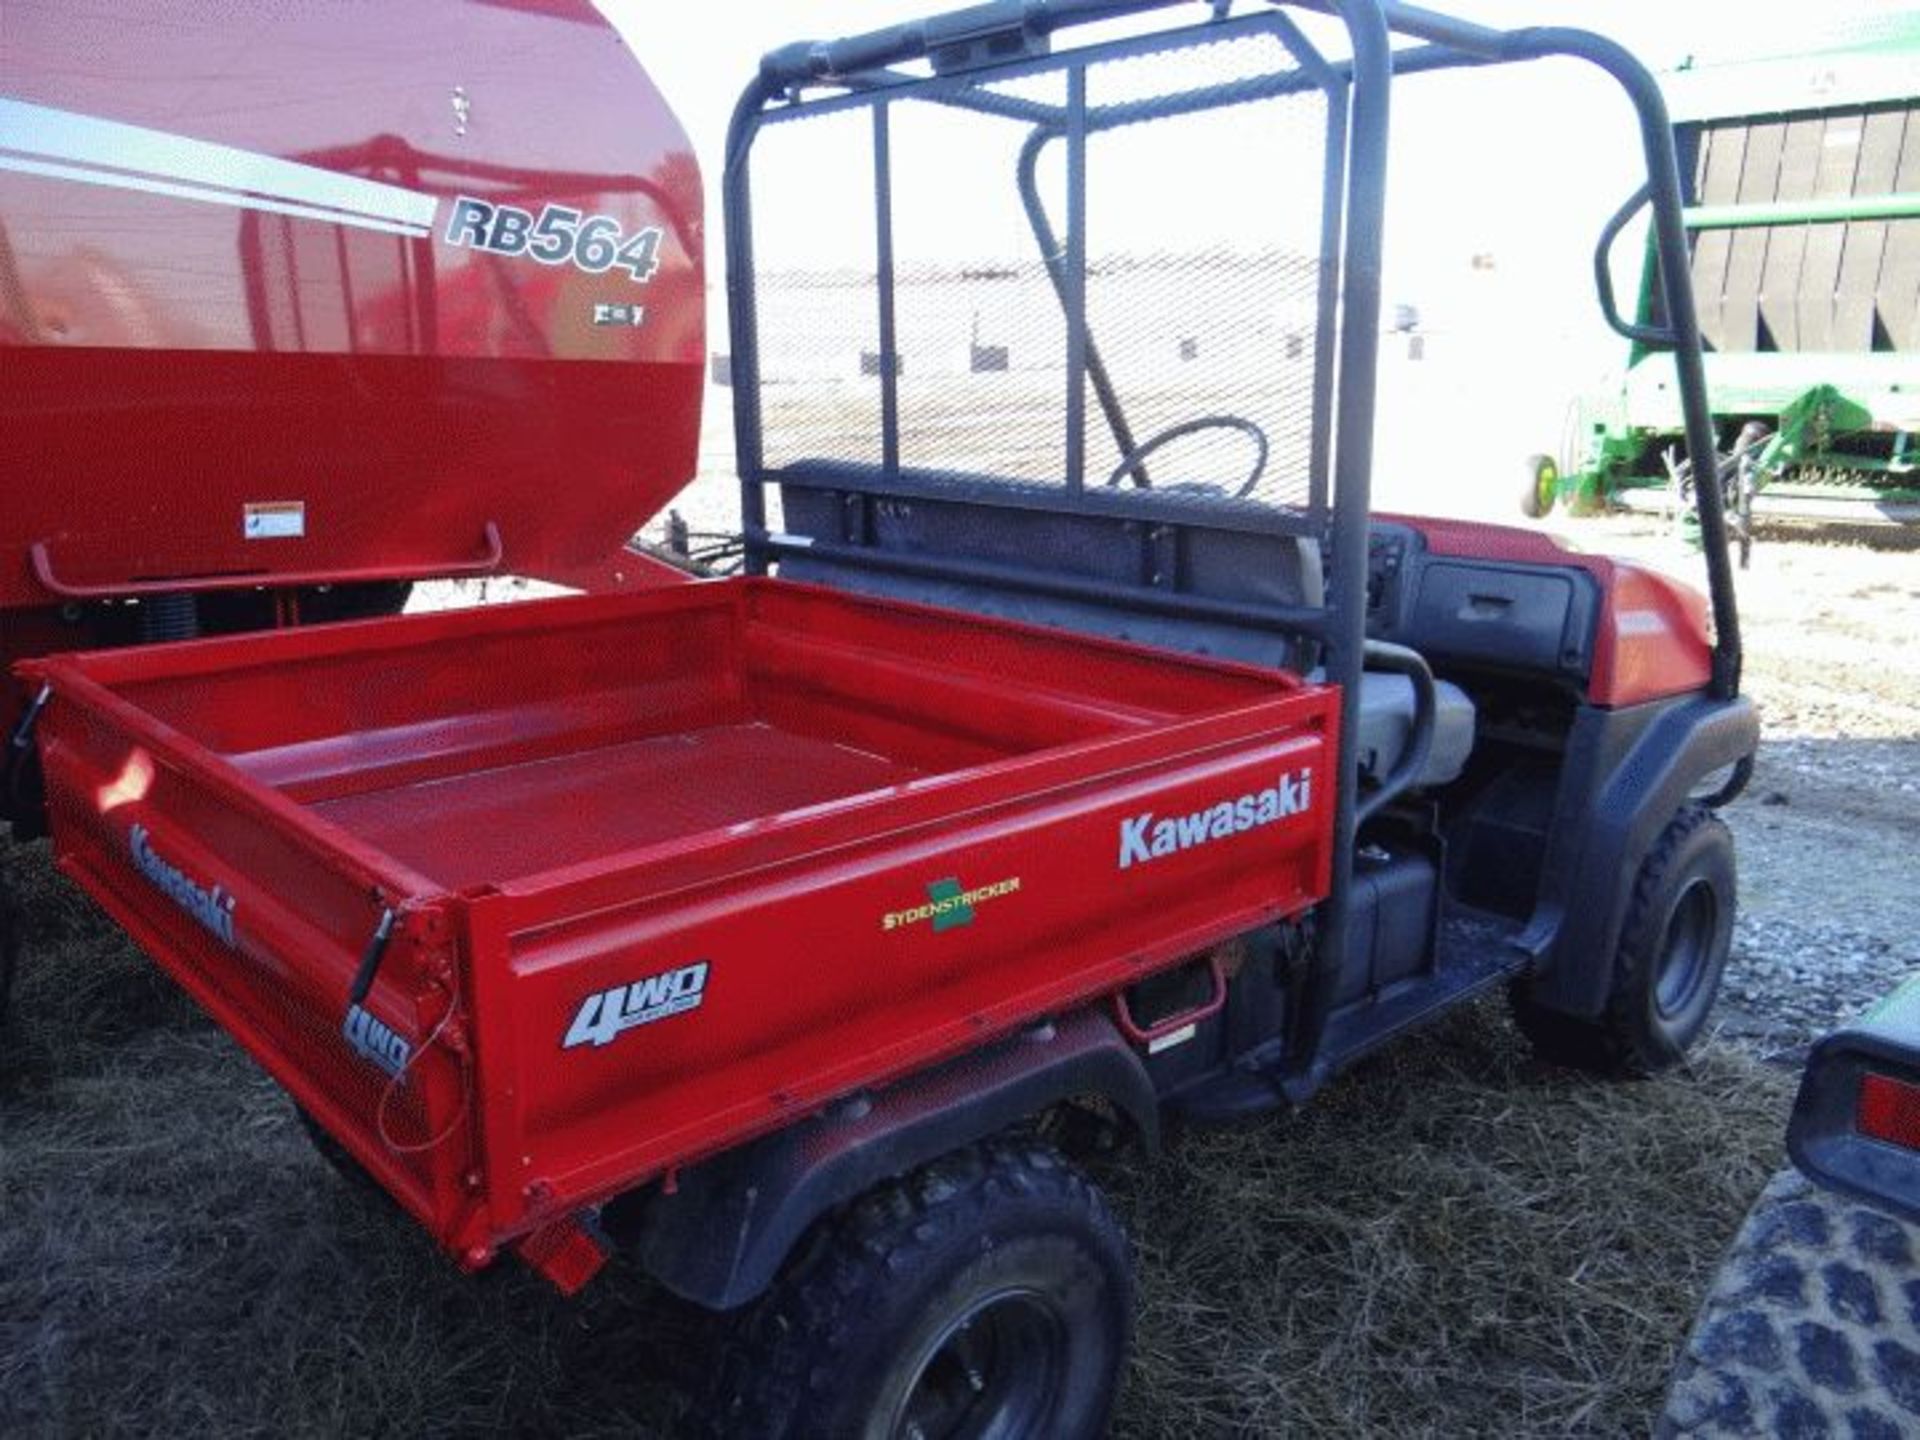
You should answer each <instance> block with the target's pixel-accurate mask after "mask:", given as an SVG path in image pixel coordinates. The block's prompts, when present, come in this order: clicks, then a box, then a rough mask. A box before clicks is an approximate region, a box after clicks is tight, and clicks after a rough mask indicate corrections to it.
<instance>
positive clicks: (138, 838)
mask: <svg viewBox="0 0 1920 1440" xmlns="http://www.w3.org/2000/svg"><path fill="white" fill-rule="evenodd" d="M57 667H58V662H56V667H55V668H54V670H53V672H52V679H53V682H54V684H55V699H54V701H53V703H52V705H50V706H49V708H48V709H47V711H46V712H45V713H44V714H43V715H42V717H41V720H40V728H39V740H40V750H41V754H42V757H43V761H44V764H45V767H46V774H47V788H48V795H49V809H50V812H51V817H52V820H53V824H54V834H55V854H56V857H57V859H58V862H59V864H60V867H61V868H62V869H63V870H64V871H66V872H67V873H68V874H69V875H71V876H73V877H74V878H75V879H76V880H77V881H78V882H79V883H80V884H81V885H82V886H83V887H84V888H85V889H86V890H87V891H88V893H89V894H91V895H92V896H93V897H94V898H95V899H97V900H98V901H99V902H100V903H101V904H102V905H103V906H104V907H105V908H106V909H107V910H108V911H109V913H111V914H112V915H113V917H114V918H115V919H116V920H117V921H119V922H120V924H121V925H122V926H124V927H125V928H126V930H127V931H128V933H129V934H131V935H132V936H133V938H134V939H135V941H137V942H138V943H139V945H140V947H141V948H142V949H143V950H145V951H146V952H147V953H148V954H149V955H151V956H152V957H154V959H155V960H156V961H157V962H158V963H159V964H160V965H161V967H162V968H163V969H165V970H166V971H167V972H168V973H169V974H170V975H171V976H172V977H173V978H174V979H175V980H176V981H178V982H179V983H180V984H181V986H182V987H183V988H185V989H186V990H187V991H188V992H189V993H190V994H191V995H193V996H194V998H195V999H196V1000H197V1001H198V1002H199V1003H200V1004H201V1005H202V1006H203V1007H204V1008H205V1009H206V1010H207V1011H208V1013H209V1014H210V1015H212V1016H213V1017H214V1018H215V1019H216V1020H217V1021H219V1023H220V1024H221V1025H222V1026H223V1027H224V1028H225V1029H226V1030H227V1031H228V1032H229V1033H230V1034H232V1035H233V1036H234V1037H235V1038H236V1039H238V1040H239V1041H240V1043H241V1044H242V1045H244V1046H245V1047H246V1049H247V1050H248V1051H249V1052H250V1053H251V1054H252V1055H253V1057H254V1058H255V1059H256V1060H257V1061H258V1062H259V1063H260V1064H261V1065H262V1066H263V1067H264V1068H265V1069H266V1070H267V1071H268V1072H269V1073H270V1074H272V1075H273V1076H274V1078H275V1079H276V1080H278V1081H279V1082H280V1083H281V1084H282V1085H284V1086H286V1087H287V1089H288V1090H289V1091H291V1092H292V1094H293V1097H294V1099H295V1100H296V1102H298V1103H299V1104H300V1105H302V1106H303V1107H304V1108H306V1109H307V1110H308V1111H309V1113H311V1114H313V1115H314V1116H315V1117H316V1118H318V1119H319V1120H321V1121H322V1123H324V1124H325V1125H326V1126H327V1128H328V1129H329V1130H330V1131H332V1132H333V1133H334V1134H335V1135H336V1136H337V1137H339V1138H340V1139H341V1140H342V1143H344V1144H346V1145H347V1147H348V1149H349V1151H350V1152H351V1153H353V1154H354V1155H355V1157H356V1158H357V1159H359V1160H360V1161H361V1163H362V1164H364V1165H365V1166H366V1167H367V1168H368V1170H369V1171H371V1172H372V1173H374V1174H375V1175H376V1176H378V1177H379V1178H380V1179H381V1180H382V1181H383V1183H385V1184H386V1185H387V1187H388V1188H389V1189H390V1190H391V1191H392V1192H393V1193H394V1194H395V1196H396V1198H398V1199H399V1200H400V1201H401V1203H402V1204H403V1205H405V1206H406V1208H407V1209H408V1210H410V1211H411V1212H413V1213H414V1214H415V1215H416V1216H417V1217H418V1218H419V1219H420V1220H421V1221H422V1223H424V1224H426V1225H427V1226H428V1228H429V1229H430V1230H432V1231H433V1232H434V1233H435V1234H436V1235H437V1236H439V1237H441V1238H442V1239H443V1241H451V1239H452V1237H453V1235H454V1234H455V1232H456V1231H457V1229H458V1227H459V1212H460V1211H461V1209H462V1208H463V1205H464V1202H463V1201H462V1200H461V1198H460V1195H459V1192H458V1188H457V1176H458V1172H459V1170H460V1169H461V1167H462V1166H463V1165H464V1164H465V1163H467V1162H466V1161H465V1160H464V1159H463V1158H462V1156H463V1154H464V1153H465V1152H464V1149H463V1147H462V1146H461V1145H449V1146H446V1147H441V1148H439V1149H437V1150H434V1151H430V1152H427V1153H423V1154H418V1155H410V1154H404V1153H401V1151H400V1150H398V1149H396V1148H394V1147H393V1146H390V1145H388V1144H387V1143H386V1142H385V1141H383V1140H382V1139H381V1138H380V1134H379V1131H380V1128H381V1123H382V1122H381V1120H380V1118H378V1117H379V1116H380V1114H381V1111H382V1105H383V1096H385V1097H386V1098H385V1102H384V1126H385V1130H386V1133H387V1135H388V1136H389V1137H391V1139H392V1140H393V1141H394V1142H395V1144H396V1145H398V1146H406V1145H409V1144H413V1143H418V1142H419V1141H421V1140H422V1139H424V1138H426V1137H428V1136H429V1135H431V1134H434V1133H438V1132H439V1131H441V1130H443V1129H446V1128H447V1127H448V1126H449V1125H455V1124H457V1117H458V1114H459V1112H460V1110H461V1108H462V1107H463V1106H464V1104H465V1102H466V1097H467V1092H468V1085H467V1083H466V1080H465V1079H464V1077H463V1076H462V1075H461V1073H460V1066H459V1065H458V1064H457V1063H456V1062H455V1061H454V1060H453V1059H452V1058H451V1057H450V1054H449V1052H447V1051H446V1050H445V1049H444V1048H443V1049H440V1050H438V1051H437V1052H436V1053H430V1054H422V1053H421V1052H422V1047H423V1041H424V1039H425V1038H426V1036H427V1034H428V1033H429V1031H430V1029H431V1027H432V1025H433V1023H434V1022H435V1021H436V1020H437V1019H438V1018H439V1017H440V1016H441V1015H443V1014H444V1013H445V1003H444V1001H445V993H446V992H445V991H444V990H440V989H438V988H437V986H436V985H435V984H434V983H433V982H432V981H431V980H430V979H429V978H428V977H429V976H430V975H431V974H432V973H433V972H435V971H436V970H438V969H439V968H440V967H441V963H442V960H443V959H444V960H446V961H447V962H449V963H450V960H451V955H450V950H449V949H448V947H447V944H446V941H447V936H446V932H445V929H444V919H443V917H442V916H441V914H440V913H439V911H438V910H437V908H435V907H433V906H431V905H430V904H422V905H419V906H417V907H416V908H414V909H412V910H411V911H410V913H408V915H407V916H406V919H405V921H404V922H403V924H402V926H401V928H400V929H399V931H398V932H397V933H396V935H395V937H394V939H393V941H392V943H391V944H390V946H389V951H388V954H387V956H386V959H385V963H384V964H383V965H382V967H381V971H380V976H379V980H378V983H377V984H376V985H375V986H374V988H373V990H372V992H371V993H370V995H369V996H368V997H367V1000H366V1002H365V1006H364V1009H365V1011H366V1012H367V1014H368V1015H370V1016H373V1017H375V1018H376V1020H377V1021H378V1025H377V1027H375V1028H374V1029H372V1030H371V1031H369V1030H367V1029H364V1028H363V1029H362V1030H361V1031H360V1032H359V1033H360V1034H361V1035H362V1037H363V1041H365V1042H367V1048H368V1049H369V1050H373V1051H375V1052H376V1053H378V1054H379V1055H380V1056H381V1058H382V1060H383V1061H385V1062H386V1063H388V1064H390V1065H391V1064H394V1063H395V1062H396V1060H397V1057H398V1056H399V1055H400V1054H401V1051H400V1050H399V1049H398V1048H397V1047H396V1045H395V1043H394V1042H396V1041H397V1042H398V1045H399V1046H404V1047H405V1049H406V1052H407V1053H410V1054H412V1055H413V1056H414V1057H415V1058H414V1060H413V1063H412V1065H411V1066H410V1068H409V1069H408V1073H407V1075H406V1078H405V1081H404V1083H402V1084H399V1085H394V1084H393V1083H392V1076H391V1075H390V1074H389V1073H388V1071H387V1070H385V1069H382V1068H380V1064H378V1063H376V1061H375V1060H374V1059H372V1058H370V1056H369V1055H368V1054H367V1053H357V1052H356V1050H355V1049H354V1047H353V1045H352V1044H351V1043H350V1041H349V1039H348V1036H347V1034H346V1032H345V1028H344V1022H345V1020H346V1018H347V1016H346V1012H347V999H346V997H347V992H348V988H349V983H350V980H351V977H352V975H353V973H354V969H355V966H356V964H357V963H358V961H359V958H360V956H361V954H362V952H363V950H364V948H365V945H366V943H367V939H368V937H369V935H370V934H371V933H372V930H373V928H374V926H375V924H376V923H377V921H378V918H379V915H380V912H381V908H382V905H383V903H384V904H392V905H394V906H396V907H399V906H402V905H404V904H405V903H406V897H407V896H408V887H409V883H410V882H409V878H408V877H406V876H404V875H403V874H396V873H392V872H390V871H388V870H386V869H384V868H383V867H382V866H381V865H380V864H379V862H378V859H377V857H370V856H356V855H353V854H350V853H346V852H344V851H340V850H334V849H330V848H329V847H327V846H325V845H322V844H318V843H316V841H315V838H314V836H313V835H312V834H311V833H310V832H309V831H308V830H307V829H306V828H305V827H304V826H296V822H293V821H291V820H290V819H289V817H288V816H286V815H282V814H278V813H275V812H274V811H273V810H272V809H271V808H269V807H265V806H263V805H261V804H260V803H258V802H257V801H256V800H254V798H253V797H251V796H250V795H248V794H247V793H246V792H245V791H244V790H243V789H241V788H240V787H239V786H238V785H237V784H236V783H235V781H236V779H237V777H231V776H227V777H222V776H221V775H219V774H217V773H210V772H209V771H208V769H207V767H206V765H205V763H204V762H203V761H200V760H197V759H195V758H193V757H191V756H188V755H182V754H180V753H177V752H176V751H175V750H174V749H173V748H172V747H171V746H170V744H169V743H168V738H167V737H166V736H165V735H164V734H161V733H158V732H157V731H156V730H155V729H154V728H153V727H151V726H150V724H142V723H141V722H140V721H139V719H138V717H131V716H128V715H127V713H126V711H125V707H124V706H122V705H120V704H119V703H118V702H116V701H115V700H114V699H113V698H112V697H111V696H108V695H106V694H105V692H103V691H100V690H99V689H98V688H97V687H94V686H90V685H89V684H87V683H86V682H85V681H83V680H81V679H80V678H79V677H78V676H76V675H74V674H72V673H71V672H62V671H61V670H59V669H58V668H57ZM376 895H378V896H382V897H384V900H382V899H376ZM375 1041H377V1042H378V1043H377V1044H375V1043H372V1042H375ZM390 1088H391V1089H392V1090H393V1094H391V1095H387V1094H386V1092H387V1091H388V1090H389V1089H390Z"/></svg>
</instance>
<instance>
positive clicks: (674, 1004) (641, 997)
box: [560, 960, 707, 1050]
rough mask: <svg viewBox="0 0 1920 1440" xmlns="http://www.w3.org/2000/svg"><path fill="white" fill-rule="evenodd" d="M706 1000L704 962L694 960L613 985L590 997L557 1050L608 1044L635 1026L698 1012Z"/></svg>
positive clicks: (705, 964)
mask: <svg viewBox="0 0 1920 1440" xmlns="http://www.w3.org/2000/svg"><path fill="white" fill-rule="evenodd" d="M706 998H707V962H706V961H704V960H700V961H696V962H695V963H694V964H692V965H683V966H681V967H680V968H679V969H678V970H666V971H663V972H662V973H660V974H658V975H649V976H648V977H647V978H646V979H644V980H636V981H634V982H633V984H631V985H616V986H615V987H614V988H613V989H611V990H602V991H601V992H600V993H599V994H597V995H589V996H588V997H587V998H586V999H585V1000H583V1001H581V1002H580V1009H579V1011H578V1012H577V1013H576V1014H575V1015H574V1017H573V1023H572V1024H571V1025H569V1026H568V1027H567V1033H566V1037H565V1038H564V1039H562V1040H561V1042H560V1048H561V1049H563V1050H571V1049H573V1048H574V1047H575V1046H577V1045H593V1046H600V1045H607V1044H611V1043H612V1042H613V1040H614V1039H615V1037H617V1036H619V1035H621V1034H622V1033H624V1032H625V1031H628V1030H631V1029H633V1028H634V1027H635V1026H637V1025H651V1024H652V1023H653V1022H654V1021H656V1020H665V1019H666V1018H667V1017H668V1016H669V1015H684V1014H685V1013H686V1012H687V1011H689V1010H695V1009H698V1008H699V1006H700V1002H701V1001H703V1000H705V999H706Z"/></svg>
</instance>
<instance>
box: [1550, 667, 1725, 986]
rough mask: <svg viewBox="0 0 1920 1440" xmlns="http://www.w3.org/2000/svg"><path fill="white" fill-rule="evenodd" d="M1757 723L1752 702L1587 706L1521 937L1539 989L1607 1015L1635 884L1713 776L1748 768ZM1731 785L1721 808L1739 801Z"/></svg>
mask: <svg viewBox="0 0 1920 1440" xmlns="http://www.w3.org/2000/svg"><path fill="white" fill-rule="evenodd" d="M1759 743H1760V717H1759V715H1758V714H1757V713H1756V712H1755V710H1754V708H1753V703H1752V702H1751V701H1749V700H1747V699H1746V698H1745V697H1743V696H1742V697H1735V698H1734V699H1732V700H1712V699H1708V698H1706V697H1704V696H1699V697H1690V698H1688V699H1685V700H1679V701H1670V702H1667V703H1665V704H1663V705H1661V706H1659V707H1658V708H1657V709H1653V710H1651V711H1649V712H1646V713H1642V714H1638V715H1636V714H1634V713H1632V712H1625V711H1606V710H1588V711H1585V712H1583V713H1582V715H1581V717H1580V719H1579V720H1578V721H1576V723H1575V726H1574V732H1573V734H1572V736H1571V737H1570V738H1569V742H1568V752H1567V762H1566V768H1565V770H1564V772H1563V774H1562V777H1561V786H1560V796H1559V801H1558V803H1557V805H1556V807H1555V812H1554V833H1553V835H1552V836H1551V837H1550V839H1549V844H1548V857H1547V865H1546V871H1545V874H1544V876H1543V883H1542V890H1541V896H1540V906H1539V909H1538V910H1537V911H1536V912H1535V914H1534V916H1533V918H1532V920H1531V922H1530V923H1529V925H1528V927H1527V931H1526V933H1525V934H1524V935H1522V936H1521V938H1520V942H1519V943H1520V944H1521V946H1522V948H1524V949H1527V950H1529V951H1531V952H1532V953H1533V954H1534V956H1535V972H1534V973H1535V979H1534V988H1533V994H1534V998H1535V999H1536V1000H1538V1001H1539V1003H1541V1004H1543V1005H1546V1006H1549V1007H1550V1008H1552V1009H1555V1010H1560V1011H1563V1012H1565V1013H1566V1014H1569V1015H1581V1016H1593V1015H1598V1014H1599V1013H1600V1012H1601V1010H1602V1009H1604V1008H1605V1006H1606V1002H1607V992H1608V988H1609V984H1610V981H1611V977H1612V971H1613V956H1614V952H1615V950H1616V949H1617V948H1618V947H1619V944H1620V928H1621V926H1622V924H1623V923H1624V922H1625V919H1626V912H1627V905H1628V902H1629V901H1630V900H1631V898H1632V894H1633V882H1634V877H1635V876H1636V875H1637V874H1638V873H1639V870H1640V865H1641V862H1642V861H1644V860H1645V859H1646V857H1647V853H1648V852H1649V851H1650V850H1652V848H1653V845H1654V842H1655V841H1656V840H1657V839H1659V837H1660V832H1661V831H1662V830H1664V829H1665V828H1666V827H1667V824H1668V823H1669V822H1670V821H1671V820H1672V819H1673V817H1674V815H1675V814H1676V813H1678V811H1679V809H1680V807H1681V806H1682V805H1684V804H1685V803H1686V802H1687V800H1688V799H1689V797H1691V796H1692V795H1693V794H1694V793H1695V792H1696V791H1697V790H1698V788H1699V786H1700V785H1701V783H1702V782H1703V781H1704V780H1706V779H1707V778H1708V777H1709V776H1711V775H1713V774H1714V773H1715V772H1716V771H1721V770H1726V769H1728V768H1729V767H1736V768H1735V772H1734V773H1735V779H1736V781H1738V782H1744V779H1745V766H1744V765H1743V763H1742V762H1746V761H1750V760H1751V758H1752V756H1753V753H1754V751H1755V750H1756V749H1757V748H1758V746H1759ZM1738 791H1739V785H1738V783H1729V784H1728V785H1726V786H1723V787H1722V788H1721V791H1720V792H1719V793H1718V794H1716V795H1715V796H1713V797H1712V798H1713V802H1714V803H1716V804H1721V803H1725V802H1726V801H1728V800H1731V799H1733V798H1734V796H1735V795H1736V794H1738Z"/></svg>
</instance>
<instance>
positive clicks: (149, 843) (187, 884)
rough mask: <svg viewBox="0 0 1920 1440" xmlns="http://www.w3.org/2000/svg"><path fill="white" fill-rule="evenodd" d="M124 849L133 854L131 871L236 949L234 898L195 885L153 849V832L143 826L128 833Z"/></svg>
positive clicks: (218, 888)
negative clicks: (139, 875)
mask: <svg viewBox="0 0 1920 1440" xmlns="http://www.w3.org/2000/svg"><path fill="white" fill-rule="evenodd" d="M127 847H128V849H130V850H131V851H132V852H133V868H134V869H136V870H138V871H139V872H140V873H141V874H142V875H144V876H145V877H146V880H147V883H148V884H149V885H151V886H153V888H154V889H156V890H158V891H159V892H160V893H161V894H162V895H164V896H166V897H167V898H168V899H169V900H171V901H173V903H174V904H176V905H178V906H179V907H180V908H181V909H182V910H184V911H186V912H187V914H189V915H191V916H192V917H193V918H194V919H195V920H197V921H199V923H200V924H201V925H202V926H204V927H205V928H206V929H207V930H209V931H211V932H212V933H213V934H215V935H217V936H218V937H219V938H220V940H221V943H223V944H225V945H227V946H228V947H229V948H238V946H237V942H236V941H235V940H234V938H233V896H231V895H229V894H228V893H227V892H226V890H225V888H224V887H222V886H219V885H201V884H198V883H197V882H196V881H195V880H194V879H193V877H192V876H190V875H188V874H187V872H186V871H184V870H182V869H181V868H180V867H179V866H178V865H175V864H174V863H173V862H172V861H170V860H167V859H166V858H164V857H163V856H162V855H161V854H160V852H159V851H158V850H156V849H154V848H153V836H152V832H151V831H149V830H148V829H147V827H146V826H144V825H135V826H134V827H133V829H132V830H130V831H129V832H128V833H127Z"/></svg>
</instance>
